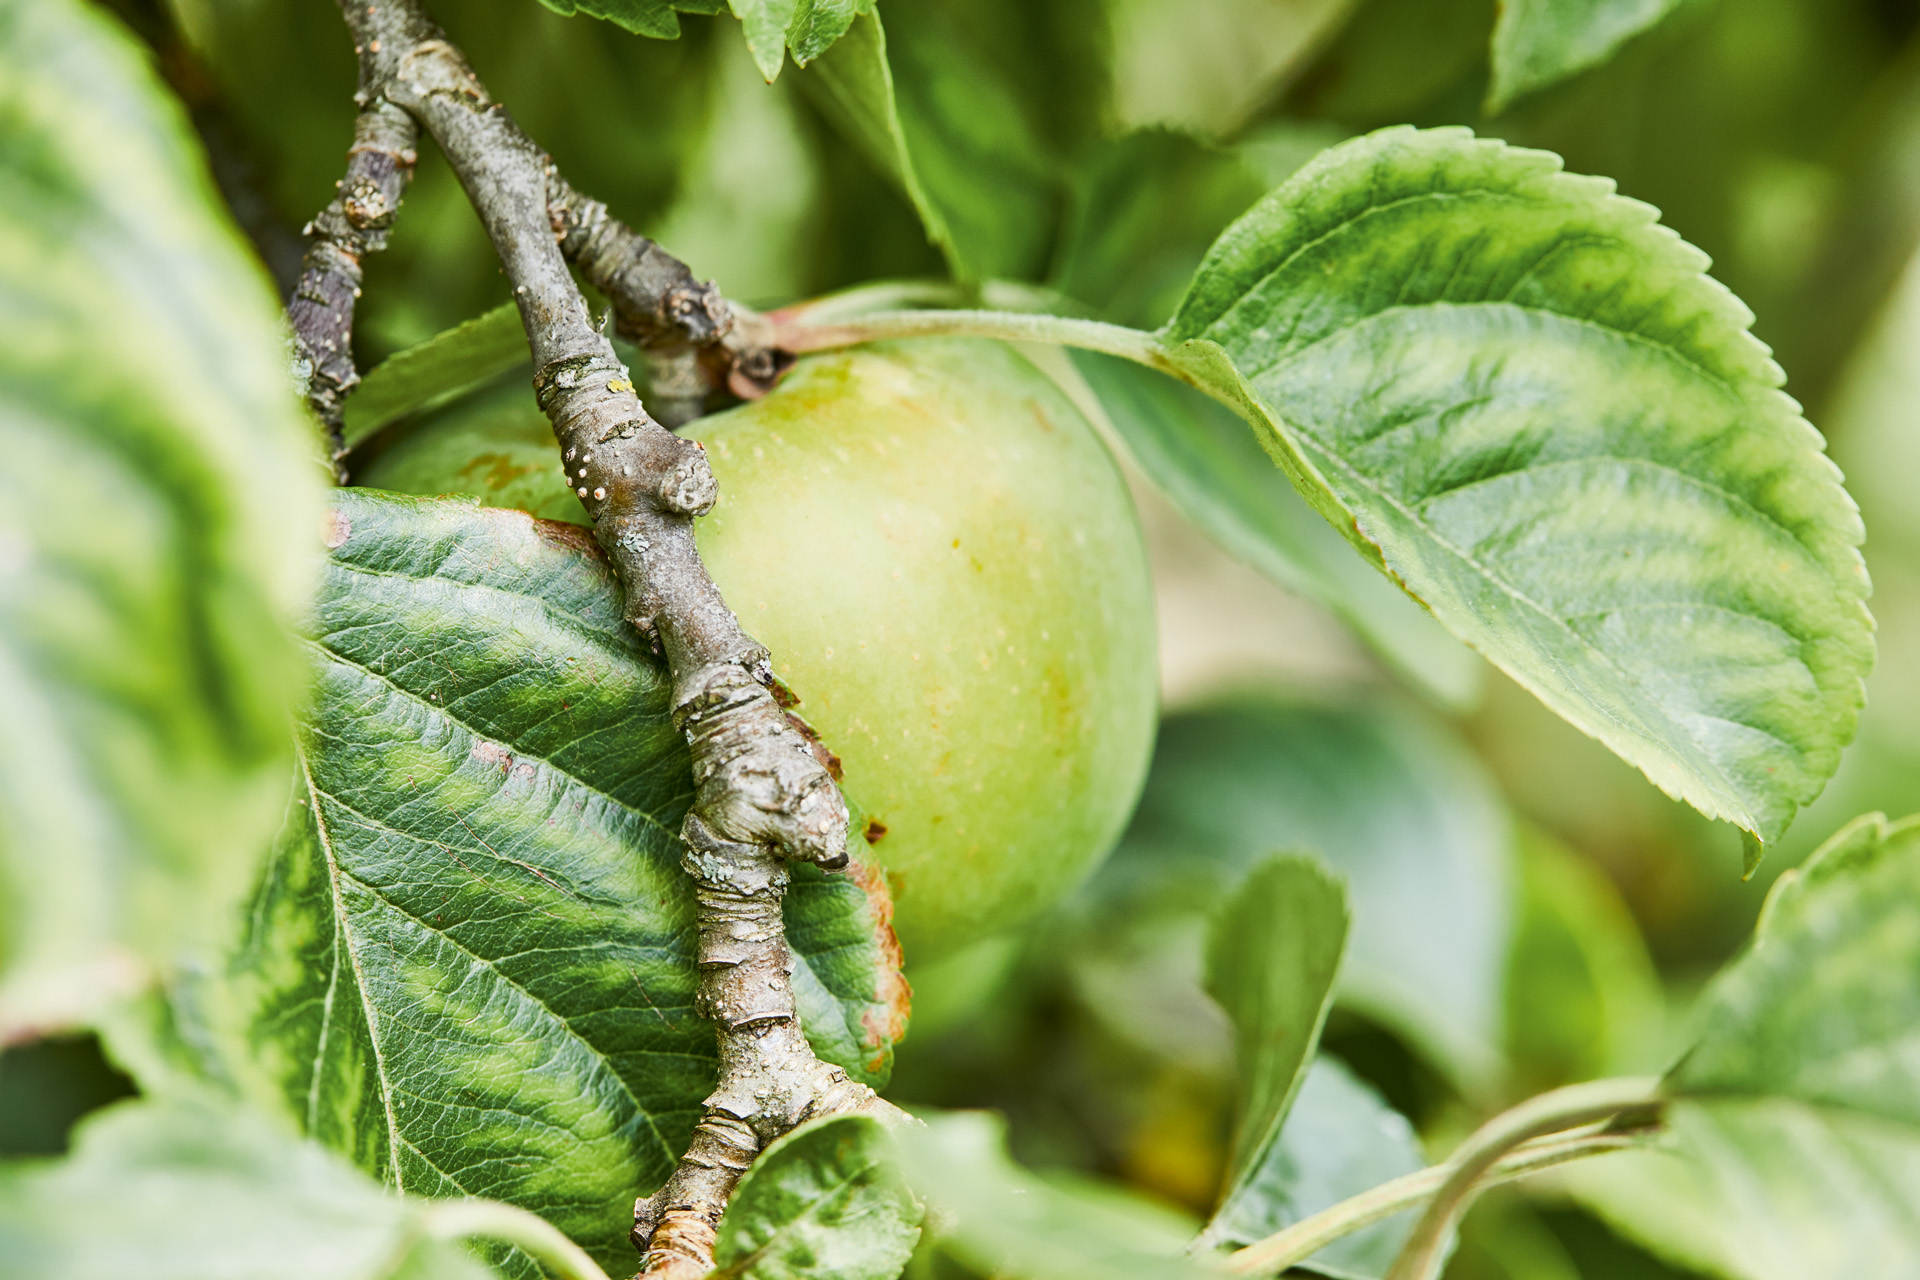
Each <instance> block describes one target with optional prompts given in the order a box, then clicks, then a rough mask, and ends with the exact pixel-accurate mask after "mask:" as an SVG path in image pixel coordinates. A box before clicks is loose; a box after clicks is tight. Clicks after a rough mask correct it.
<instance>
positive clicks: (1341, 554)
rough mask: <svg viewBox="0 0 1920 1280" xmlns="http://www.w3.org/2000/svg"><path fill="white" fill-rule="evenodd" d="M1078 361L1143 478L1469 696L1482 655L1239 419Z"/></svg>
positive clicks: (1388, 649)
mask: <svg viewBox="0 0 1920 1280" xmlns="http://www.w3.org/2000/svg"><path fill="white" fill-rule="evenodd" d="M1072 359H1073V363H1074V365H1075V367H1076V368H1077V369H1078V370H1079V371H1080V374H1081V376H1082V377H1083V378H1085V379H1086V382H1087V386H1088V388H1089V389H1090V390H1091V391H1092V392H1093V394H1094V396H1095V398H1096V399H1098V400H1099V402H1100V407H1101V409H1102V410H1104V411H1105V413H1106V416H1107V422H1108V423H1109V424H1110V425H1111V426H1112V427H1113V430H1114V434H1115V435H1117V436H1119V437H1120V439H1121V441H1122V442H1123V443H1124V444H1125V446H1126V449H1127V452H1128V453H1130V454H1131V455H1132V456H1133V461H1134V463H1135V465H1137V466H1138V467H1139V468H1140V471H1141V474H1143V475H1145V476H1146V477H1147V479H1148V480H1150V481H1151V482H1152V483H1153V485H1154V487H1155V488H1156V489H1158V490H1159V491H1160V492H1161V493H1163V494H1165V495H1166V497H1167V500H1168V501H1169V502H1171V503H1173V505H1174V506H1175V507H1176V508H1178V509H1179V511H1180V513H1181V514H1182V515H1184V516H1186V517H1187V519H1189V520H1191V521H1192V522H1193V523H1194V525H1195V526H1196V527H1197V528H1199V529H1200V530H1201V531H1202V532H1204V533H1206V535H1207V536H1208V537H1210V538H1212V539H1213V541H1214V542H1215V543H1216V544H1218V545H1219V547H1220V548H1221V549H1222V550H1223V551H1225V552H1226V553H1227V554H1229V555H1231V556H1233V557H1234V558H1235V559H1237V560H1239V561H1241V562H1242V563H1243V564H1247V565H1251V566H1252V567H1253V568H1255V569H1258V570H1259V571H1260V572H1262V573H1264V574H1266V575H1267V577H1269V578H1271V579H1273V580H1274V581H1275V582H1277V583H1279V584H1280V585H1281V586H1283V587H1285V588H1287V589H1288V590H1289V591H1293V592H1297V593H1298V594H1300V595H1303V596H1305V597H1307V598H1308V599H1309V600H1317V601H1319V602H1320V603H1321V604H1323V605H1325V606H1326V607H1327V608H1329V609H1331V610H1333V612H1334V613H1336V614H1337V615H1339V617H1340V618H1341V619H1342V620H1343V621H1345V622H1346V623H1347V624H1348V625H1349V626H1351V627H1352V628H1353V629H1354V631H1356V632H1357V633H1358V634H1359V635H1360V636H1361V638H1362V639H1364V640H1366V642H1367V643H1368V644H1369V645H1371V646H1372V647H1373V649H1374V651H1375V652H1376V653H1378V654H1379V655H1380V656H1381V657H1382V658H1384V659H1385V660H1386V661H1387V663H1388V664H1389V665H1390V666H1391V667H1393V669H1394V670H1395V671H1397V672H1399V673H1401V674H1402V675H1404V676H1405V677H1406V678H1407V679H1408V680H1410V681H1411V682H1412V683H1413V684H1414V685H1415V686H1416V687H1417V688H1419V689H1421V690H1423V691H1425V692H1426V693H1428V694H1430V695H1432V696H1433V697H1434V698H1436V699H1437V700H1438V701H1440V702H1441V703H1443V704H1445V705H1447V706H1450V707H1464V706H1468V705H1470V704H1472V702H1473V701H1474V700H1475V698H1476V697H1477V696H1478V695H1479V692H1480V683H1481V663H1480V660H1479V659H1478V658H1477V657H1475V656H1474V654H1473V652H1472V651H1471V650H1469V649H1467V648H1466V647H1465V646H1463V645H1462V644H1461V643H1460V642H1459V641H1458V640H1456V639H1454V638H1453V636H1451V635H1449V634H1448V633H1447V630H1446V628H1445V627H1442V626H1441V625H1440V624H1439V623H1437V622H1435V621H1434V620H1433V617H1432V615H1430V614H1428V613H1426V612H1425V611H1424V610H1422V609H1421V608H1420V606H1419V605H1418V604H1417V603H1415V602H1414V601H1412V600H1409V599H1408V598H1407V595H1406V593H1405V592H1404V591H1401V590H1399V589H1398V588H1396V587H1395V586H1394V585H1393V584H1392V583H1390V582H1388V581H1386V580H1385V579H1384V578H1382V577H1381V576H1380V575H1379V574H1377V573H1374V572H1372V571H1371V570H1369V569H1368V568H1367V566H1365V565H1363V564H1360V563H1359V562H1357V561H1356V560H1355V559H1354V557H1353V552H1352V550H1351V548H1349V547H1348V546H1347V544H1346V542H1345V540H1343V539H1342V538H1341V537H1340V535H1339V534H1337V533H1335V532H1334V531H1333V530H1332V529H1330V528H1328V527H1327V522H1326V521H1325V520H1322V519H1321V518H1320V516H1319V515H1318V514H1317V513H1315V512H1314V511H1313V509H1312V508H1310V507H1309V506H1307V504H1306V503H1305V502H1303V501H1301V498H1300V495H1299V494H1298V493H1296V492H1294V489H1293V486H1292V485H1290V484H1288V483H1287V479H1286V477H1285V476H1284V475H1282V474H1281V473H1280V472H1279V470H1278V469H1277V468H1275V467H1274V465H1273V460H1272V459H1271V458H1269V457H1267V455H1266V454H1265V453H1264V452H1263V451H1262V450H1261V448H1260V442H1259V441H1258V440H1257V439H1255V438H1254V437H1253V435H1252V434H1251V433H1249V432H1248V431H1247V428H1246V424H1245V423H1244V422H1242V421H1241V420H1240V419H1239V417H1238V416H1236V415H1235V414H1234V413H1233V412H1232V411H1231V410H1229V409H1227V408H1226V407H1225V406H1223V405H1221V404H1219V403H1218V402H1216V401H1214V400H1211V399H1209V398H1207V397H1206V396H1204V395H1201V394H1200V393H1199V392H1198V391H1195V390H1194V389H1193V388H1191V387H1185V386H1182V385H1181V384H1179V383H1178V382H1175V381H1174V380H1173V379H1171V378H1166V377H1162V376H1161V375H1159V374H1157V373H1154V372H1153V371H1152V370H1151V369H1147V368H1144V367H1143V366H1141V365H1137V364H1134V363H1132V362H1130V361H1126V360H1122V359H1120V358H1118V357H1116V356H1109V355H1104V354H1102V353H1100V352H1097V351H1084V350H1075V351H1073V352H1072Z"/></svg>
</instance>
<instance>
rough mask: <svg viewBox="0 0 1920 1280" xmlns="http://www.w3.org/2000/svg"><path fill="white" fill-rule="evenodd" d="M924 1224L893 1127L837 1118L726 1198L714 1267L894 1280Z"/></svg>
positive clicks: (749, 1274) (762, 1278) (767, 1158)
mask: <svg viewBox="0 0 1920 1280" xmlns="http://www.w3.org/2000/svg"><path fill="white" fill-rule="evenodd" d="M919 1222H920V1205H919V1204H918V1203H917V1202H916V1201H915V1200H914V1198H913V1193H912V1192H910V1191H908V1190H907V1184H906V1182H905V1181H904V1179H903V1178H902V1177H901V1174H900V1168H899V1162H898V1158H897V1157H896V1155H895V1153H894V1150H893V1139H892V1138H891V1137H889V1136H888V1134H887V1131H886V1128H885V1126H883V1125H882V1124H881V1123H880V1122H879V1121H878V1120H875V1119H873V1118H872V1117H871V1116H835V1117H833V1118H831V1119H827V1120H822V1121H818V1122H816V1123H814V1124H810V1125H805V1126H803V1127H801V1128H799V1129H796V1130H794V1131H793V1132H792V1133H790V1134H788V1135H787V1136H786V1137H784V1138H782V1139H780V1140H779V1141H778V1142H776V1143H774V1144H773V1145H772V1146H770V1147H768V1148H767V1149H766V1150H765V1151H763V1152H761V1153H760V1155H759V1156H758V1157H757V1158H756V1159H755V1160H754V1162H753V1167H752V1168H751V1169H748V1170H747V1176H746V1177H744V1178H742V1179H741V1180H740V1186H739V1187H738V1189H736V1190H735V1191H734V1193H733V1198H732V1199H731V1200H729V1201H728V1202H727V1213H726V1216H725V1217H724V1218H722V1219H721V1221H720V1238H719V1241H718V1242H717V1243H716V1244H715V1245H714V1250H713V1263H714V1266H715V1268H717V1270H718V1274H719V1275H720V1276H723V1277H727V1280H733V1278H734V1277H738V1278H739V1280H893V1277H895V1276H897V1275H899V1274H900V1270H901V1268H902V1267H904V1266H906V1264H907V1258H908V1257H909V1256H911V1255H912V1253H913V1246H914V1242H915V1241H917V1240H918V1239H919V1238H920V1227H919Z"/></svg>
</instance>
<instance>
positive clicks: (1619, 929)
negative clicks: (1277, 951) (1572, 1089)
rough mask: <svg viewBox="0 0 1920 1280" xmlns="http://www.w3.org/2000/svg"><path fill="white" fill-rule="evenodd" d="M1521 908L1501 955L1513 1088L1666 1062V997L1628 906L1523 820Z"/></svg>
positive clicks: (1597, 875)
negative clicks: (1508, 944) (1509, 945)
mask: <svg viewBox="0 0 1920 1280" xmlns="http://www.w3.org/2000/svg"><path fill="white" fill-rule="evenodd" d="M1518 843H1519V847H1520V859H1519V863H1520V902H1521V906H1520V915H1519V920H1518V927H1517V928H1516V929H1515V931H1514V937H1513V947H1512V950H1511V951H1510V952H1509V954H1508V959H1507V984H1506V1007H1507V1017H1506V1022H1507V1056H1508V1059H1509V1061H1510V1062H1511V1064H1512V1069H1513V1071H1514V1074H1515V1076H1516V1077H1517V1086H1518V1087H1517V1088H1516V1089H1514V1090H1512V1091H1513V1092H1517V1093H1540V1092H1545V1091H1546V1090H1548V1089H1551V1088H1555V1087H1557V1086H1559V1085H1564V1084H1573V1083H1576V1082H1578V1081H1581V1080H1591V1079H1595V1078H1598V1077H1601V1076H1619V1075H1639V1074H1645V1073H1648V1072H1652V1071H1657V1070H1659V1068H1660V1067H1661V1066H1662V1065H1663V1064H1664V1061H1665V1056H1666V1052H1667V1046H1665V1045H1664V1044H1663V1043H1662V1041H1663V1039H1664V1033H1665V1030H1666V1024H1665V998H1664V996H1663V994H1662V991H1661V987H1660V977H1659V974H1658V973H1657V972H1655V970H1654V967H1653V961H1652V959H1651V958H1650V957H1649V956H1648V955H1647V947H1646V943H1645V942H1644V941H1643V940H1642V939H1641V937H1640V930H1639V927H1638V926H1637V925H1635V923H1634V920H1633V916H1632V914H1631V913H1630V912H1629V911H1628V910H1627V907H1626V904H1625V903H1624V902H1622V901H1621V900H1620V894H1619V892H1618V891H1617V890H1615V889H1614V887H1613V885H1612V883H1611V882H1610V881H1608V879H1607V878H1606V876H1605V874H1604V873H1602V872H1601V871H1600V870H1599V868H1597V867H1595V866H1594V865H1593V864H1592V863H1590V862H1588V861H1587V860H1586V859H1584V858H1582V857H1580V856H1579V855H1578V854H1575V853H1573V852H1571V851H1570V850H1568V849H1566V848H1565V847H1564V846H1562V845H1560V844H1558V843H1557V842H1555V841H1554V840H1553V838H1552V837H1550V836H1548V835H1546V834H1545V833H1543V832H1541V831H1538V830H1536V829H1533V828H1531V827H1523V828H1522V830H1521V838H1520V840H1519V842H1518Z"/></svg>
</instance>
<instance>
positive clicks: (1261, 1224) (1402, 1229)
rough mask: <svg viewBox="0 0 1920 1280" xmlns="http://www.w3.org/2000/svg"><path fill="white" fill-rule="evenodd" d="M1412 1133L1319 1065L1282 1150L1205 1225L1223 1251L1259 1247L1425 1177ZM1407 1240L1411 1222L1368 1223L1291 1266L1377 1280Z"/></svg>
mask: <svg viewBox="0 0 1920 1280" xmlns="http://www.w3.org/2000/svg"><path fill="white" fill-rule="evenodd" d="M1425 1165H1426V1161H1425V1159H1423V1158H1422V1156H1421V1153H1420V1144H1419V1142H1418V1140H1417V1139H1416V1138H1415V1136H1414V1132H1413V1126H1412V1125H1410V1124H1408V1123H1407V1119H1406V1117H1405V1116H1403V1115H1401V1114H1400V1113H1399V1112H1397V1111H1395V1110H1393V1108H1391V1107H1389V1106H1388V1105H1387V1104H1386V1103H1385V1102H1383V1101H1381V1099H1380V1095H1379V1094H1377V1093H1375V1092H1374V1091H1373V1088H1372V1087H1371V1086H1370V1085H1368V1084H1366V1083H1365V1082H1364V1081H1362V1080H1360V1079H1359V1078H1358V1077H1357V1076H1355V1075H1354V1074H1353V1073H1352V1072H1351V1071H1348V1070H1347V1069H1346V1068H1345V1067H1343V1066H1341V1065H1340V1063H1339V1060H1338V1059H1334V1058H1328V1057H1324V1056H1322V1057H1319V1058H1316V1059H1315V1060H1314V1063H1313V1067H1312V1069H1311V1070H1309V1071H1308V1072H1307V1075H1306V1079H1305V1081H1304V1082H1303V1083H1302V1084H1301V1086H1300V1095H1299V1097H1297V1098H1295V1099H1294V1102H1293V1109H1292V1110H1291V1111H1290V1112H1288V1114H1287V1123H1286V1127H1285V1128H1284V1129H1282V1130H1281V1131H1280V1141H1279V1142H1278V1143H1276V1144H1275V1145H1274V1146H1273V1147H1272V1148H1271V1149H1270V1150H1269V1151H1268V1153H1267V1155H1266V1158H1265V1159H1263V1160H1262V1161H1261V1162H1260V1164H1259V1165H1258V1166H1257V1167H1256V1168H1254V1169H1253V1170H1251V1171H1250V1172H1249V1175H1248V1176H1247V1178H1245V1179H1244V1180H1243V1181H1242V1182H1241V1183H1240V1184H1239V1186H1237V1187H1236V1188H1235V1190H1234V1192H1233V1193H1232V1194H1231V1195H1230V1197H1229V1199H1228V1200H1227V1202H1226V1203H1224V1204H1222V1205H1221V1207H1220V1211H1219V1213H1217V1214H1216V1215H1215V1216H1214V1220H1213V1221H1212V1222H1211V1223H1210V1224H1208V1228H1207V1237H1208V1238H1209V1240H1211V1241H1213V1242H1217V1243H1219V1244H1227V1245H1247V1244H1252V1243H1253V1242H1254V1241H1256V1240H1262V1239H1265V1238H1266V1237H1267V1236H1270V1235H1272V1234H1273V1233H1274V1232H1276V1231H1279V1230H1281V1229H1282V1228H1284V1227H1288V1226H1291V1225H1293V1224H1294V1223H1296V1222H1298V1221H1300V1220H1301V1219H1302V1218H1306V1217H1309V1216H1311V1215H1313V1214H1315V1213H1318V1212H1319V1211H1320V1210H1322V1209H1326V1208H1330V1207H1331V1206H1333V1205H1336V1204H1338V1203H1340V1202H1341V1201H1342V1200H1345V1199H1347V1198H1348V1197H1349V1196H1357V1195H1359V1194H1360V1193H1361V1192H1363V1191H1370V1190H1372V1189H1373V1188H1374V1187H1377V1186H1379V1185H1380V1184H1381V1183H1383V1182H1388V1181H1391V1180H1392V1179H1394V1178H1398V1177H1400V1176H1401V1175H1402V1174H1408V1173H1413V1172H1414V1171H1416V1170H1418V1169H1421V1168H1423V1167H1425ZM1412 1231H1413V1218H1412V1216H1411V1214H1402V1215H1400V1216H1399V1217H1397V1218H1390V1219H1388V1220H1387V1221H1385V1222H1379V1223H1375V1224H1374V1225H1373V1226H1371V1227H1367V1228H1365V1229H1364V1230H1361V1231H1356V1232H1354V1233H1353V1234H1352V1235H1349V1236H1345V1237H1343V1238H1341V1239H1340V1240H1338V1241H1336V1242H1335V1243H1333V1244H1331V1245H1328V1246H1327V1247H1326V1248H1324V1249H1322V1250H1321V1251H1320V1252H1319V1253H1316V1254H1315V1255H1313V1257H1312V1258H1311V1259H1310V1260H1309V1261H1307V1262H1303V1263H1300V1264H1298V1265H1299V1266H1300V1267H1302V1268H1303V1269H1305V1270H1307V1271H1312V1272H1316V1273H1318V1274H1320V1275H1324V1276H1333V1277H1336V1278H1337V1280H1380V1277H1382V1276H1384V1275H1386V1273H1387V1269H1388V1268H1389V1267H1391V1266H1392V1265H1393V1259H1394V1255H1395V1254H1397V1253H1399V1252H1400V1246H1401V1245H1403V1244H1405V1243H1406V1238H1407V1236H1408V1235H1409V1234H1411V1233H1412Z"/></svg>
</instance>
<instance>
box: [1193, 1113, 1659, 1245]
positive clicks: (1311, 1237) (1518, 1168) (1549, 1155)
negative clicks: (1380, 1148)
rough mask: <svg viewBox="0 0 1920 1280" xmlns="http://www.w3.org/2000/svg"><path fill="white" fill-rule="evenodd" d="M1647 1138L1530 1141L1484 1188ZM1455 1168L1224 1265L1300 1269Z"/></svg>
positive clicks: (1394, 1186)
mask: <svg viewBox="0 0 1920 1280" xmlns="http://www.w3.org/2000/svg"><path fill="white" fill-rule="evenodd" d="M1647 1137H1648V1135H1647V1133H1646V1132H1644V1131H1642V1132H1634V1133H1606V1132H1601V1133H1583V1134H1577V1135H1574V1136H1571V1137H1566V1136H1555V1137H1551V1138H1547V1139H1544V1140H1540V1141H1535V1142H1529V1143H1525V1144H1522V1145H1521V1146H1519V1147H1517V1148H1515V1149H1514V1150H1512V1151H1509V1152H1508V1153H1507V1154H1506V1155H1504V1156H1502V1157H1500V1159H1499V1160H1497V1161H1496V1162H1495V1163H1494V1164H1493V1166H1492V1167H1491V1168H1490V1169H1488V1170H1487V1172H1486V1174H1485V1176H1484V1177H1483V1178H1482V1179H1481V1182H1480V1185H1481V1187H1483V1188H1484V1187H1492V1186H1497V1185H1499V1184H1501V1183H1504V1182H1512V1181H1514V1180H1515V1179H1517V1178H1524V1177H1526V1176H1527V1175H1528V1174H1533V1173H1538V1172H1540V1171H1541V1170H1543V1169H1551V1168H1553V1167H1554V1166H1555V1165H1561V1164H1566V1163H1567V1162H1568V1161H1570V1160H1581V1159H1585V1158H1586V1157H1588V1156H1599V1155H1606V1154H1607V1153H1608V1152H1610V1151H1624V1150H1628V1149H1630V1148H1632V1147H1637V1146H1640V1145H1642V1144H1644V1143H1645V1142H1646V1141H1647ZM1449 1171H1450V1166H1448V1165H1444V1164H1437V1165H1434V1166H1433V1167H1432V1168H1428V1169H1421V1170H1418V1171H1416V1172H1414V1173H1409V1174H1405V1175H1403V1176H1401V1177H1398V1178H1395V1179H1394V1180H1393V1181H1391V1182H1383V1183H1381V1184H1380V1185H1379V1186H1377V1187H1374V1188H1373V1189H1372V1190H1370V1191H1364V1192H1362V1193H1360V1194H1359V1195H1357V1196H1352V1197H1350V1198H1348V1199H1346V1200H1342V1201H1341V1202H1340V1203H1339V1204H1336V1205H1331V1206H1329V1207H1328V1208H1325V1209H1322V1210H1321V1211H1320V1212H1319V1213H1316V1214H1314V1215H1312V1216H1311V1217H1307V1218H1302V1219H1301V1220H1300V1221H1298V1222H1296V1223H1294V1224H1293V1225H1291V1226H1289V1227H1287V1228H1285V1229H1284V1230H1281V1231H1277V1232H1275V1233H1274V1234H1273V1235H1270V1236H1268V1237H1267V1238H1266V1239H1264V1240H1259V1241H1256V1242H1255V1243H1253V1244H1250V1245H1248V1246H1247V1247H1246V1248H1244V1249H1240V1250H1237V1251H1235V1252H1233V1253H1230V1254H1228V1255H1227V1256H1226V1259H1225V1261H1224V1265H1225V1268H1226V1270H1227V1271H1229V1272H1231V1273H1233V1274H1234V1275H1273V1274H1276V1273H1278V1272H1281V1271H1284V1270H1286V1269H1287V1268H1288V1267H1291V1266H1295V1265H1298V1264H1299V1263H1301V1262H1304V1261H1305V1260H1306V1259H1308V1258H1310V1257H1312V1256H1313V1255H1314V1254H1316V1253H1318V1252H1319V1251H1320V1250H1322V1249H1324V1248H1326V1247H1327V1246H1328V1245H1330V1244H1332V1243H1333V1242H1334V1241H1335V1240H1338V1239H1340V1238H1341V1237H1342V1236H1347V1235H1351V1234H1352V1233H1354V1232H1355V1231H1359V1230H1361V1229H1362V1228H1365V1227H1370V1226H1372V1225H1373V1224H1374V1223H1376V1222H1379V1221H1381V1220H1383V1219H1386V1218H1391V1217H1392V1216H1393V1215H1394V1214H1396V1213H1404V1212H1405V1211H1406V1210H1408V1209H1411V1208H1413V1207H1414V1206H1416V1205H1419V1204H1421V1203H1424V1202H1425V1201H1426V1200H1427V1199H1428V1198H1429V1197H1431V1196H1432V1195H1433V1193H1434V1192H1436V1191H1438V1190H1439V1189H1440V1185H1441V1183H1443V1182H1444V1181H1445V1180H1446V1177H1447V1174H1448V1173H1449Z"/></svg>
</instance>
